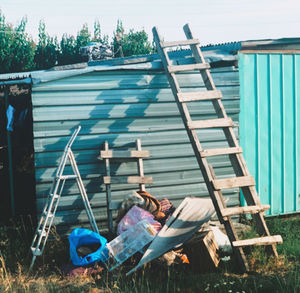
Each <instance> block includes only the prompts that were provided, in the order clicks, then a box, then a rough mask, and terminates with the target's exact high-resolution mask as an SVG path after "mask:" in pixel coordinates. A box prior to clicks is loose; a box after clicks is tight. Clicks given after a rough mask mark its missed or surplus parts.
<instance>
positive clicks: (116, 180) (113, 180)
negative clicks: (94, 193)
mask: <svg viewBox="0 0 300 293" xmlns="http://www.w3.org/2000/svg"><path fill="white" fill-rule="evenodd" d="M103 182H104V184H122V183H124V184H126V183H128V184H150V183H152V177H142V176H128V177H127V176H115V177H114V176H104V177H103Z"/></svg>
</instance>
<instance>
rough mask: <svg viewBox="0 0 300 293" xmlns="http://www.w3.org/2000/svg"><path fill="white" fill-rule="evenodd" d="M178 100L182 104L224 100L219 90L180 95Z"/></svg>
mask: <svg viewBox="0 0 300 293" xmlns="http://www.w3.org/2000/svg"><path fill="white" fill-rule="evenodd" d="M178 98H179V102H181V103H186V102H195V101H207V100H213V99H220V98H222V93H221V91H219V90H211V91H200V92H188V93H178Z"/></svg>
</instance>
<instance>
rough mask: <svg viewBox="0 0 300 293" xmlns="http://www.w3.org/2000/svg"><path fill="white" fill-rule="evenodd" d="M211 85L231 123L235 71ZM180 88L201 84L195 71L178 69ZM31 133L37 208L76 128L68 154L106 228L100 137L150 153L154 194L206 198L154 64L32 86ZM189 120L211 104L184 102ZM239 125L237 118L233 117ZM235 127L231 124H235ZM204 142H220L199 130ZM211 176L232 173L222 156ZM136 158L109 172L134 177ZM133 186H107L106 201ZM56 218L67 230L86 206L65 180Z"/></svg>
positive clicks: (233, 197)
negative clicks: (220, 94) (148, 67)
mask: <svg viewBox="0 0 300 293" xmlns="http://www.w3.org/2000/svg"><path fill="white" fill-rule="evenodd" d="M212 76H213V78H214V80H215V83H216V86H217V87H218V88H219V89H220V90H222V92H223V95H224V99H223V100H224V105H225V108H226V109H227V111H228V115H230V116H231V117H232V118H233V120H234V121H235V122H236V123H237V122H238V114H239V76H238V71H237V70H236V69H234V68H231V67H228V68H223V69H218V70H214V71H213V73H212ZM179 82H180V84H181V86H182V88H183V90H186V91H187V90H188V91H193V90H201V89H203V83H202V81H201V79H200V74H199V73H194V74H193V73H183V74H180V75H179ZM32 91H33V92H32V103H33V120H34V122H33V131H34V150H35V167H36V192H37V209H38V211H39V212H40V211H41V210H42V208H43V206H44V204H45V201H46V197H47V195H48V192H49V188H50V186H51V181H52V178H53V175H54V172H55V168H56V166H57V164H58V161H59V158H60V156H61V154H62V151H63V149H64V146H65V144H66V142H67V140H68V139H69V135H70V134H71V133H72V131H73V129H74V128H75V127H76V126H77V125H81V126H82V130H81V132H80V133H79V136H78V138H77V139H76V141H75V143H74V147H73V150H74V153H75V156H76V159H77V163H78V167H79V171H80V172H81V175H82V177H83V182H84V185H85V187H86V190H87V193H88V196H89V198H90V202H91V205H92V208H93V211H94V213H95V217H96V219H97V222H98V223H99V226H100V229H105V228H106V223H105V219H106V208H105V206H106V200H105V186H104V185H103V184H102V180H101V177H102V176H103V175H104V162H103V161H101V160H99V159H98V157H99V153H100V149H101V148H102V144H103V143H104V141H105V140H108V142H109V145H110V146H112V147H113V148H121V147H123V148H124V147H127V148H129V147H130V146H132V145H133V143H134V141H135V140H136V139H137V138H141V141H142V147H143V148H144V149H147V150H149V151H150V155H151V158H150V159H147V160H144V169H145V174H146V176H152V177H153V184H152V185H150V186H149V187H148V188H147V190H148V191H149V192H150V193H152V194H153V195H154V196H157V197H158V198H162V197H168V198H169V199H170V200H171V201H172V202H174V204H178V203H179V202H180V201H181V200H182V199H183V198H184V197H186V196H190V195H195V196H208V193H207V191H206V186H205V184H204V181H203V178H202V175H201V171H200V169H199V167H198V164H197V161H196V159H195V157H194V154H193V151H192V148H191V146H190V143H189V141H188V137H187V134H186V131H185V129H184V126H183V124H182V121H181V118H180V116H179V112H178V109H177V106H176V103H175V102H174V97H173V95H172V93H171V90H170V88H169V84H168V81H167V78H166V76H165V74H163V73H162V72H160V71H157V70H152V71H151V70H149V71H139V70H132V69H131V70H115V71H106V72H105V71H104V72H101V71H99V72H92V73H86V74H82V75H78V76H73V77H68V78H64V79H59V80H56V81H51V82H46V83H41V84H37V85H33V88H32ZM191 107H192V108H191V113H192V115H193V117H195V119H200V118H201V119H205V118H206V119H209V118H213V117H215V116H214V109H213V106H212V104H211V103H210V102H203V103H202V104H201V106H200V107H194V106H193V104H192V103H191ZM237 124H238V123H237ZM236 129H237V128H236ZM201 135H202V141H203V142H204V146H206V148H216V147H222V146H225V145H226V142H225V138H224V135H223V134H222V132H221V131H220V130H212V129H209V130H205V131H203V132H202V133H201ZM211 163H212V164H213V165H214V166H215V167H216V172H217V175H218V176H219V177H220V178H221V177H228V173H229V174H232V173H233V172H232V170H231V167H230V163H229V161H228V159H227V157H226V156H224V157H222V156H218V157H215V158H214V159H212V162H211ZM135 171H136V164H133V163H122V164H115V165H113V167H112V172H113V173H115V174H119V175H120V174H121V175H125V174H127V175H136V173H135ZM136 188H137V186H132V185H127V186H126V185H114V186H113V192H112V196H113V201H119V200H121V199H122V198H123V197H124V195H126V194H128V193H129V191H130V190H131V189H136ZM65 191H66V192H65V195H64V196H63V197H62V198H61V202H60V205H59V209H58V212H57V217H56V218H55V223H56V224H57V225H60V226H63V225H65V226H67V227H68V229H71V228H72V226H74V225H84V224H85V223H86V222H87V217H86V215H85V211H84V210H83V208H82V203H81V200H80V197H79V194H78V191H77V187H76V185H75V184H74V183H66V189H65ZM225 195H226V196H227V197H228V198H229V205H230V206H236V205H238V204H239V197H238V190H235V189H234V190H227V191H226V193H225Z"/></svg>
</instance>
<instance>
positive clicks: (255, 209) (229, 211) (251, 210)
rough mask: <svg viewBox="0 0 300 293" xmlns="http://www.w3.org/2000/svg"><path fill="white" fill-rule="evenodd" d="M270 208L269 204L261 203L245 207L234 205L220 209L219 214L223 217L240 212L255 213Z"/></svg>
mask: <svg viewBox="0 0 300 293" xmlns="http://www.w3.org/2000/svg"><path fill="white" fill-rule="evenodd" d="M268 209H270V205H268V204H267V205H261V206H246V207H235V208H225V209H221V214H222V216H223V217H229V216H234V215H242V214H256V213H260V212H264V211H267V210H268Z"/></svg>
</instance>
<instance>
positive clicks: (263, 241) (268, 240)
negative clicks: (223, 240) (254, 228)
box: [232, 235, 283, 247]
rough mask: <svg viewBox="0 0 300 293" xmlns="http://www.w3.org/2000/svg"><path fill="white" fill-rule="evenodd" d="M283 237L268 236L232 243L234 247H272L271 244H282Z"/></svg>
mask: <svg viewBox="0 0 300 293" xmlns="http://www.w3.org/2000/svg"><path fill="white" fill-rule="evenodd" d="M282 242H283V241H282V237H281V236H280V235H274V236H266V237H259V238H253V239H246V240H237V241H233V242H232V246H233V247H244V246H253V245H254V246H259V245H271V244H281V243H282Z"/></svg>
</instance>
